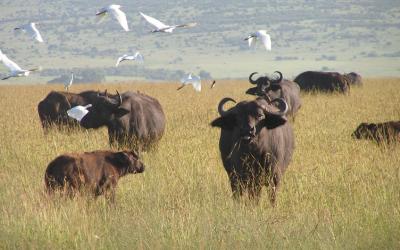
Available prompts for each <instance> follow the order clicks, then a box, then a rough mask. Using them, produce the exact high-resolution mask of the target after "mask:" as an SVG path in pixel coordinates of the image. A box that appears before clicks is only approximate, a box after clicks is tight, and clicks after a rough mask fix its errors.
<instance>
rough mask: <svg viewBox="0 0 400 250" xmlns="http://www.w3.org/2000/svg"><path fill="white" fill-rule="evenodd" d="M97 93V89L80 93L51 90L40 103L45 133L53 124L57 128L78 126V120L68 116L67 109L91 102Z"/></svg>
mask: <svg viewBox="0 0 400 250" xmlns="http://www.w3.org/2000/svg"><path fill="white" fill-rule="evenodd" d="M97 95H98V92H97V91H84V92H81V93H79V94H75V93H70V92H61V91H51V92H50V93H49V94H48V95H47V96H46V98H44V99H43V100H42V101H41V102H39V105H38V113H39V118H40V121H41V123H42V127H43V129H44V131H45V133H46V132H47V131H48V129H49V128H50V127H51V126H53V125H54V126H56V127H57V128H61V127H72V126H77V125H78V122H77V121H75V120H74V119H72V118H70V117H68V115H67V110H68V109H70V108H72V107H75V106H78V105H82V106H85V105H87V104H90V103H92V102H93V100H94V99H96V98H97Z"/></svg>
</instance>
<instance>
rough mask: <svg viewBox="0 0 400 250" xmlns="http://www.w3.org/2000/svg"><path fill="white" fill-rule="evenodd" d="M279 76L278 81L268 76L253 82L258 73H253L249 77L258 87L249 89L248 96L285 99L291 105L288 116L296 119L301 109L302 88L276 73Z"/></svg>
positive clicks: (252, 82)
mask: <svg viewBox="0 0 400 250" xmlns="http://www.w3.org/2000/svg"><path fill="white" fill-rule="evenodd" d="M275 72H276V73H278V74H279V77H278V79H271V78H269V77H268V76H261V77H259V78H257V79H256V80H253V79H252V77H253V75H255V74H257V72H253V73H251V74H250V76H249V82H250V83H251V84H255V85H257V86H256V87H253V88H249V89H248V90H247V91H246V94H250V95H257V96H267V97H268V98H269V99H271V100H272V99H276V98H283V99H284V100H285V101H286V103H287V104H288V105H289V109H288V113H287V115H288V116H290V117H292V118H293V120H294V117H295V115H296V113H297V111H298V110H299V109H300V107H301V99H300V87H299V85H297V83H295V82H292V81H289V80H286V79H282V73H281V72H279V71H275Z"/></svg>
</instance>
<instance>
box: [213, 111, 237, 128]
mask: <svg viewBox="0 0 400 250" xmlns="http://www.w3.org/2000/svg"><path fill="white" fill-rule="evenodd" d="M210 125H211V126H212V127H220V128H222V129H228V130H232V129H233V128H234V127H235V126H236V118H235V115H234V114H229V115H226V116H221V117H218V118H217V119H215V120H214V121H212V122H211V124H210Z"/></svg>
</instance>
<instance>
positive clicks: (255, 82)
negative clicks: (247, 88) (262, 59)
mask: <svg viewBox="0 0 400 250" xmlns="http://www.w3.org/2000/svg"><path fill="white" fill-rule="evenodd" d="M255 74H258V72H253V73H251V74H250V76H249V82H250V83H251V84H257V81H254V80H253V79H252V77H253V75H255Z"/></svg>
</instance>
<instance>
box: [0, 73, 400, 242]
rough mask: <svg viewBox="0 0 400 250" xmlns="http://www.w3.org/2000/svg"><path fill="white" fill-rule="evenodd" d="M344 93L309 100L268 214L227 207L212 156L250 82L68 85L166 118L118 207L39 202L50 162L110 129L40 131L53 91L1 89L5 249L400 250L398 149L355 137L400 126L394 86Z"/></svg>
mask: <svg viewBox="0 0 400 250" xmlns="http://www.w3.org/2000/svg"><path fill="white" fill-rule="evenodd" d="M364 82H365V86H364V87H362V88H354V89H352V90H351V93H350V96H342V95H336V94H332V95H327V94H312V95H311V94H304V95H302V98H303V106H302V108H301V110H300V111H299V114H298V116H297V118H296V122H295V124H294V130H295V137H296V149H295V154H294V158H293V160H292V163H291V164H290V166H289V169H288V171H287V172H286V174H285V176H284V179H283V183H282V188H281V190H280V192H279V194H278V202H277V206H276V207H275V208H273V207H272V206H271V205H270V203H269V201H268V199H267V195H266V192H265V190H263V198H262V200H261V202H260V204H259V206H246V205H243V204H240V203H235V202H234V201H233V200H232V199H231V191H230V187H229V183H228V178H227V176H226V173H225V171H224V169H223V167H222V163H221V161H220V157H219V150H218V139H219V132H220V131H219V130H218V129H215V128H211V127H210V126H209V123H210V121H211V120H212V119H214V118H215V117H217V115H218V114H217V111H216V106H217V104H218V102H219V100H220V99H221V98H223V97H226V96H230V97H233V98H235V99H236V100H244V99H250V98H252V97H250V96H246V95H245V94H243V93H244V91H245V90H246V89H247V87H248V83H246V82H244V81H243V82H241V81H231V82H223V81H218V84H217V86H216V87H215V88H214V89H213V90H210V89H208V86H203V92H201V93H195V92H194V91H193V89H191V88H189V87H186V88H184V89H182V90H181V91H179V92H177V91H176V87H177V84H175V85H173V84H146V83H143V82H136V83H126V84H113V85H107V86H105V85H74V86H73V87H72V91H73V92H79V91H82V90H86V89H95V90H97V89H100V90H104V88H105V87H107V88H108V91H109V92H110V91H111V92H112V91H114V90H115V89H117V90H119V91H120V92H122V91H126V90H140V91H141V92H144V93H147V94H149V95H151V96H154V97H156V98H157V99H159V100H160V102H161V104H162V106H163V107H164V111H165V113H166V116H167V128H166V134H165V135H164V137H163V139H162V140H161V142H160V144H159V146H158V149H157V150H155V151H153V152H149V153H144V154H143V155H142V159H143V162H144V163H145V164H146V167H147V168H146V171H145V172H144V173H143V174H138V175H129V176H126V177H124V178H122V179H121V180H120V182H119V186H118V190H117V197H116V204H115V205H114V206H109V205H108V204H107V202H106V201H105V199H104V198H99V199H97V200H88V199H86V198H84V197H76V198H74V199H72V200H70V199H63V198H60V197H56V198H54V199H48V198H47V197H46V195H45V194H44V182H43V177H44V171H45V169H46V166H47V164H48V163H49V162H50V161H51V160H52V159H54V158H55V157H56V156H57V155H59V154H62V153H65V152H82V151H91V150H96V149H108V148H109V146H108V137H107V131H106V130H105V129H100V130H90V131H75V132H73V133H67V132H55V131H53V132H51V133H50V134H48V135H47V136H44V135H43V132H42V129H41V126H40V123H39V118H38V115H37V109H36V106H37V103H38V102H39V101H40V100H41V99H43V98H44V97H45V95H46V94H47V93H48V92H49V91H50V90H51V88H59V89H58V90H61V89H62V87H61V86H56V85H53V86H43V85H41V86H39V85H38V86H1V87H0V106H1V111H0V126H1V129H0V138H1V141H0V143H1V144H0V249H165V248H167V249H169V248H172V249H176V248H178V249H188V248H189V249H193V248H195V249H198V248H200V249H221V248H222V249H269V248H272V249H282V248H292V249H310V248H311V249H355V248H358V249H399V248H400V233H399V232H400V145H397V146H390V147H378V146H377V145H376V144H375V143H373V142H369V141H356V140H353V139H352V138H351V137H350V134H351V133H352V132H353V130H354V129H355V128H356V127H357V126H358V124H359V123H360V122H363V121H366V122H382V121H387V120H400V109H399V104H400V97H399V91H400V79H367V80H365V81H364Z"/></svg>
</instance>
